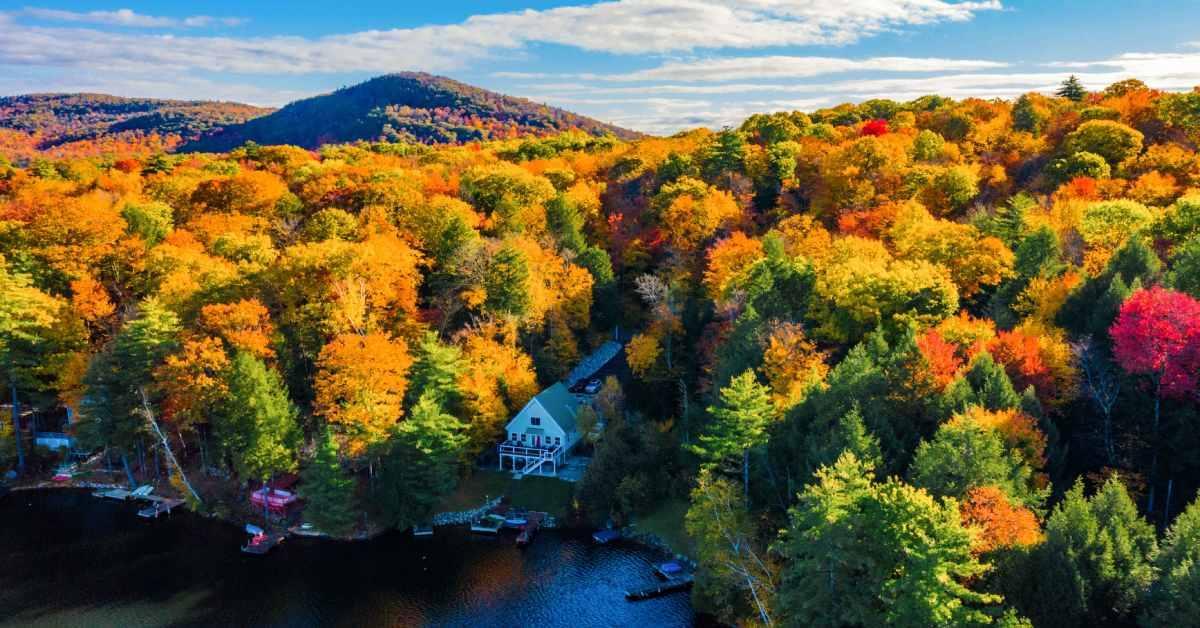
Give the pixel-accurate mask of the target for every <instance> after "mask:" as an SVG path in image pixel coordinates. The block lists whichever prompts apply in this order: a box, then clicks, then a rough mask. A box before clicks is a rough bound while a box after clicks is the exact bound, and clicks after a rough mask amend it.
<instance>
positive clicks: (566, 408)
mask: <svg viewBox="0 0 1200 628" xmlns="http://www.w3.org/2000/svg"><path fill="white" fill-rule="evenodd" d="M534 399H536V400H537V402H538V403H539V404H540V405H541V406H542V408H544V409H545V410H546V413H547V414H549V415H550V418H551V419H554V422H555V423H557V424H558V426H559V427H560V428H562V431H564V432H567V433H570V432H573V431H575V415H576V410H578V408H579V400H578V399H576V398H575V395H572V394H571V391H569V390H567V387H566V386H564V385H563V383H562V382H558V383H556V384H554V385H553V386H551V387H549V388H547V389H546V390H543V391H542V392H540V393H538V396H536V397H534Z"/></svg>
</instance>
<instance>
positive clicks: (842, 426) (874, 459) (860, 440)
mask: <svg viewBox="0 0 1200 628" xmlns="http://www.w3.org/2000/svg"><path fill="white" fill-rule="evenodd" d="M823 445H824V446H823V447H817V448H816V449H815V450H814V451H813V452H812V454H811V455H810V461H811V464H813V465H815V466H817V467H823V466H826V465H831V464H833V463H834V462H836V461H837V459H838V458H839V457H841V455H842V452H847V451H848V452H850V453H852V454H854V457H855V458H858V459H859V460H861V461H862V462H863V463H864V464H867V465H870V466H871V467H873V468H876V469H879V468H881V467H882V466H883V453H882V452H881V451H880V449H879V439H878V438H875V436H873V435H872V434H871V432H870V430H868V429H867V426H866V424H865V423H863V418H862V413H861V412H860V411H859V409H858V404H854V406H853V407H852V408H851V409H850V411H849V412H847V413H846V414H844V415H843V416H842V418H841V419H840V420H838V422H837V425H836V426H835V427H834V430H833V432H832V433H831V434H830V435H829V440H828V441H827V442H826V443H823Z"/></svg>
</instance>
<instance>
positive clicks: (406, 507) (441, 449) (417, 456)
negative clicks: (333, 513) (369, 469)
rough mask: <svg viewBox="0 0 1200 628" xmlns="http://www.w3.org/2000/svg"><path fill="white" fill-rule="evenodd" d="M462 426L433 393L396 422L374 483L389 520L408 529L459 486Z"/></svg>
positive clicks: (382, 508)
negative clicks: (443, 407) (437, 400)
mask: <svg viewBox="0 0 1200 628" xmlns="http://www.w3.org/2000/svg"><path fill="white" fill-rule="evenodd" d="M463 430H464V427H463V424H462V423H460V422H459V421H458V419H456V418H454V417H453V416H451V415H449V414H446V413H445V411H444V410H443V409H442V408H441V406H439V405H438V404H437V402H436V401H434V400H433V398H432V397H431V396H429V395H422V396H421V398H420V400H419V401H417V404H416V405H415V406H414V407H413V409H412V412H411V414H410V415H409V417H408V418H407V419H405V420H404V421H402V422H400V423H399V424H398V425H397V426H396V428H395V430H394V432H393V434H392V439H391V442H390V443H389V444H388V450H387V452H386V453H385V454H384V456H383V460H382V462H381V465H380V467H381V469H380V475H379V480H378V482H377V483H376V486H375V500H376V502H377V503H378V504H379V507H380V510H382V512H383V518H384V521H385V522H386V523H387V524H388V525H391V526H393V527H396V528H399V529H404V528H407V527H409V526H411V525H415V524H418V523H421V522H422V521H423V520H424V519H425V518H426V517H428V516H429V513H430V512H431V511H432V509H433V506H434V504H436V503H437V500H438V499H440V498H441V497H442V496H443V495H445V494H446V493H449V492H450V491H452V490H454V485H455V482H456V481H457V480H458V463H459V458H460V457H461V456H462V453H463V448H464V447H465V446H466V444H467V437H466V436H465V435H464V434H463Z"/></svg>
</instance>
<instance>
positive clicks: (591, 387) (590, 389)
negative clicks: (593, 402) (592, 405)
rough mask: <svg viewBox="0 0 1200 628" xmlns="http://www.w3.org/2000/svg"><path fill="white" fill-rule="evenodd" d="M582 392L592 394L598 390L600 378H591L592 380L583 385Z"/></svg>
mask: <svg viewBox="0 0 1200 628" xmlns="http://www.w3.org/2000/svg"><path fill="white" fill-rule="evenodd" d="M583 392H585V393H587V394H589V395H594V394H596V393H598V392H600V380H598V379H593V380H592V381H590V382H588V383H587V386H584V387H583Z"/></svg>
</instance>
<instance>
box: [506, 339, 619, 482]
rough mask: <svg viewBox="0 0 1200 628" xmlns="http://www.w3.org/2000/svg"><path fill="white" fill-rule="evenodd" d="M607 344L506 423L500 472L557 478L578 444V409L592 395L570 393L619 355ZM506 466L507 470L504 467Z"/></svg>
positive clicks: (613, 342)
mask: <svg viewBox="0 0 1200 628" xmlns="http://www.w3.org/2000/svg"><path fill="white" fill-rule="evenodd" d="M621 346H622V345H621V343H620V342H618V341H616V340H610V341H608V342H606V343H604V344H603V345H601V346H600V347H599V348H598V349H596V351H594V352H592V354H591V355H589V356H588V357H587V358H585V359H584V360H583V361H582V362H580V363H579V365H578V366H576V367H575V369H574V370H572V371H571V373H570V374H568V375H567V377H566V378H565V379H564V380H563V381H561V382H557V383H555V384H554V385H553V386H551V387H549V388H547V389H546V390H543V391H542V392H540V393H538V395H537V396H536V397H534V398H533V399H530V400H529V403H526V404H525V407H524V408H521V411H520V412H518V413H517V415H516V416H515V417H513V418H512V420H510V421H509V422H508V425H507V426H506V427H505V437H504V441H503V442H501V443H500V444H499V445H497V447H496V453H498V454H499V457H500V465H499V468H500V470H501V471H503V470H505V469H506V468H507V469H509V470H511V471H513V472H515V473H518V474H521V475H525V474H529V473H534V474H537V475H551V476H554V475H558V471H559V468H560V467H562V465H563V462H564V460H565V459H566V456H567V454H568V453H570V451H571V449H573V448H574V447H575V445H577V444H578V443H579V440H580V436H581V435H580V433H579V425H578V421H577V420H576V419H577V417H578V415H579V409H580V407H582V406H583V405H584V404H589V403H591V395H589V394H586V393H583V392H578V393H574V392H571V389H572V387H575V388H578V387H577V386H576V385H577V384H581V383H584V382H585V381H586V380H587V379H588V378H590V377H592V376H593V375H595V374H596V373H598V372H599V371H600V370H601V369H602V368H604V366H605V365H607V364H608V363H609V362H610V361H612V359H613V358H615V357H616V356H617V354H619V353H620V352H621ZM506 465H507V466H506Z"/></svg>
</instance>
